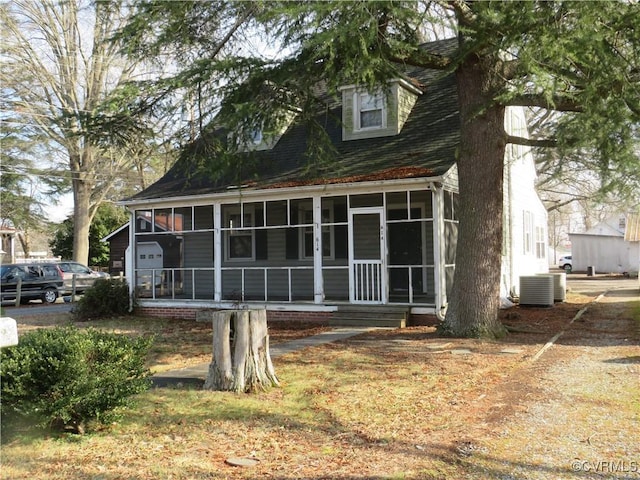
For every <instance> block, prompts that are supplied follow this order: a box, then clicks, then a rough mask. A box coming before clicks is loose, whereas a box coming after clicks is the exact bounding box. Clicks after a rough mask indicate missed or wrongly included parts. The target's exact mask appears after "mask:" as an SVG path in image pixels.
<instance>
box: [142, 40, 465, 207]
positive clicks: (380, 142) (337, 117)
mask: <svg viewBox="0 0 640 480" xmlns="http://www.w3.org/2000/svg"><path fill="white" fill-rule="evenodd" d="M450 44H451V41H448V43H446V41H445V42H436V43H434V44H428V45H426V47H433V46H435V47H440V48H442V46H448V45H450ZM430 50H432V49H430ZM435 50H438V48H435ZM406 75H407V77H406V78H407V79H408V80H410V81H411V83H412V84H413V85H420V88H421V90H422V91H423V93H422V94H421V95H418V97H417V100H416V103H415V105H414V106H413V108H412V110H411V113H410V114H409V116H408V118H407V120H406V122H405V123H404V125H403V128H402V130H401V132H400V133H399V134H398V135H394V136H386V137H378V138H366V139H359V140H350V141H343V139H342V124H341V119H342V113H343V112H342V108H343V106H342V104H341V103H342V102H341V101H339V100H336V99H332V100H330V102H331V103H327V108H326V110H325V112H323V113H322V114H320V115H318V116H317V118H316V119H317V121H318V122H320V124H322V125H326V127H325V130H326V132H327V134H328V137H329V138H330V140H331V143H332V145H333V147H334V149H335V152H336V155H335V159H333V161H332V162H330V163H329V164H327V165H325V166H324V167H325V168H324V169H313V168H309V152H308V148H307V139H308V135H309V129H308V127H307V126H306V125H305V124H302V123H300V122H295V121H294V122H293V123H292V125H291V126H290V127H289V128H288V129H287V130H286V132H284V134H283V135H282V136H281V137H280V138H279V140H278V142H277V143H276V144H275V146H273V148H271V149H268V150H256V151H251V152H239V153H235V154H234V155H237V156H238V158H237V160H238V161H237V162H233V161H232V162H228V163H231V164H232V165H235V166H236V167H238V166H240V167H238V168H236V169H235V170H234V171H233V172H229V173H228V174H226V175H218V176H217V177H216V178H214V176H213V175H206V174H202V173H198V174H195V175H194V174H193V172H194V167H193V166H192V164H190V159H189V157H188V156H184V157H183V158H181V159H180V160H178V162H176V164H175V165H174V166H173V167H172V168H171V169H170V170H169V172H168V173H167V174H166V175H165V176H164V177H162V178H161V179H160V180H158V181H157V182H156V183H154V184H153V185H151V186H150V187H149V188H147V189H146V190H144V191H142V192H140V193H138V194H136V195H134V196H133V197H132V198H131V199H130V200H133V201H136V200H151V199H156V198H168V197H178V196H181V197H182V196H189V195H205V194H214V193H218V192H223V191H227V190H228V189H229V188H230V187H232V186H240V185H242V186H247V187H253V188H287V187H295V186H299V185H310V184H334V183H344V182H358V181H370V180H381V179H400V178H411V177H438V176H441V175H444V174H445V173H446V172H447V171H448V170H449V169H451V167H452V166H453V165H454V164H455V160H456V152H457V148H458V144H459V138H460V128H459V125H460V120H459V115H458V103H457V95H456V83H455V78H454V76H453V75H452V74H445V73H443V72H441V71H437V70H428V69H419V68H412V69H409V70H407V73H406ZM203 141H204V140H203V139H199V140H198V141H196V142H195V143H194V144H193V145H192V149H197V148H198V147H199V144H198V142H201V143H202V142H203ZM207 161H211V162H216V154H215V153H211V154H210V160H209V159H208V160H207ZM227 161H228V159H227ZM239 168H243V169H244V170H245V171H241V170H240V169H239Z"/></svg>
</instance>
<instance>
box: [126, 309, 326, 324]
mask: <svg viewBox="0 0 640 480" xmlns="http://www.w3.org/2000/svg"><path fill="white" fill-rule="evenodd" d="M200 310H202V308H185V307H174V308H172V307H138V308H136V314H138V315H140V316H143V317H162V318H181V319H184V320H195V319H196V313H197V312H198V311H200ZM332 316H333V312H296V311H288V310H267V321H269V322H300V323H315V322H317V323H318V324H320V325H328V324H329V320H330V319H331V317H332Z"/></svg>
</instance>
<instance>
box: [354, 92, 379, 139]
mask: <svg viewBox="0 0 640 480" xmlns="http://www.w3.org/2000/svg"><path fill="white" fill-rule="evenodd" d="M378 98H379V100H380V103H381V105H380V108H365V107H364V105H366V103H367V102H368V100H370V99H378ZM386 103H387V102H386V97H385V95H384V94H383V93H382V92H376V93H369V92H359V91H356V92H355V93H354V99H353V105H354V115H353V121H354V126H353V127H354V130H356V131H366V130H380V129H382V128H386V126H387V105H386ZM376 110H380V111H381V114H380V117H381V118H380V125H373V126H370V127H363V126H362V124H361V122H362V113H363V112H372V111H376Z"/></svg>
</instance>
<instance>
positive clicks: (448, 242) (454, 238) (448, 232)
mask: <svg viewBox="0 0 640 480" xmlns="http://www.w3.org/2000/svg"><path fill="white" fill-rule="evenodd" d="M444 237H445V238H444V242H445V245H444V252H445V263H446V264H447V265H450V264H455V263H456V246H457V244H458V224H457V223H454V222H445V223H444Z"/></svg>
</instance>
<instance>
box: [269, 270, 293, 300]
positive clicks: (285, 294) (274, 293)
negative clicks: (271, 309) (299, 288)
mask: <svg viewBox="0 0 640 480" xmlns="http://www.w3.org/2000/svg"><path fill="white" fill-rule="evenodd" d="M267 301H269V302H288V301H289V273H288V270H286V269H272V270H269V271H268V272H267Z"/></svg>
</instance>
